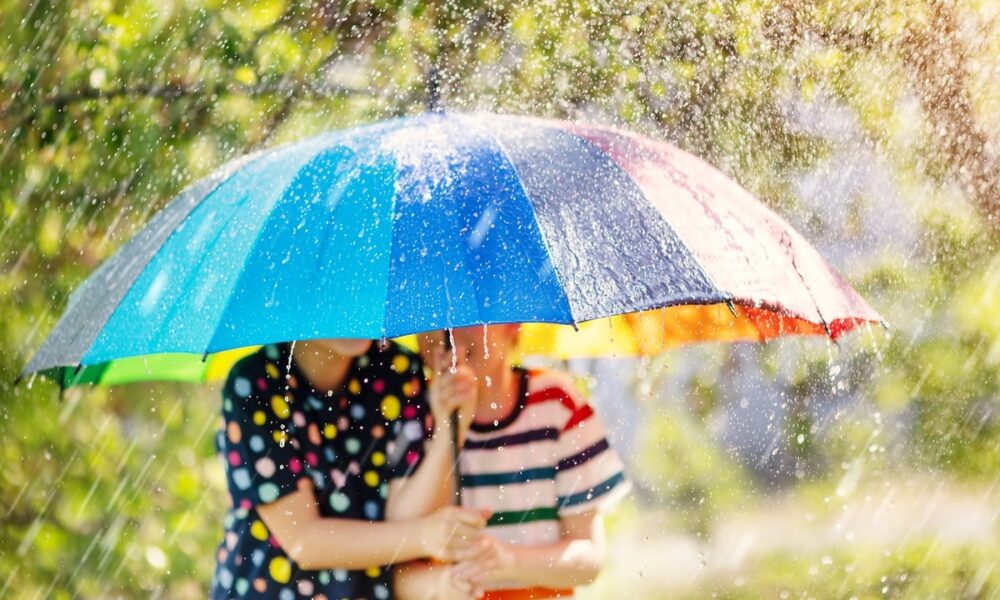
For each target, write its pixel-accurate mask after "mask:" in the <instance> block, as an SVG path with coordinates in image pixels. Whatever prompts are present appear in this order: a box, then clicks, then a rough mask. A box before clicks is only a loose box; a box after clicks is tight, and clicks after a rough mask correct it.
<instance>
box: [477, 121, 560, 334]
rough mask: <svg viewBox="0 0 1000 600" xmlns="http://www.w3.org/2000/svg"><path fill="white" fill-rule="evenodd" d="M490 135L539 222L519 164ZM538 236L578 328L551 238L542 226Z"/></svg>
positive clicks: (491, 135) (494, 137) (502, 145)
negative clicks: (553, 252)
mask: <svg viewBox="0 0 1000 600" xmlns="http://www.w3.org/2000/svg"><path fill="white" fill-rule="evenodd" d="M489 136H490V137H491V138H492V139H493V142H494V143H496V145H497V148H498V149H499V150H500V154H501V155H502V156H503V157H504V159H505V160H506V161H507V164H508V165H510V169H511V171H512V172H513V173H514V178H515V179H516V180H517V186H518V187H519V188H521V193H522V194H524V198H525V200H527V202H526V204H527V205H528V210H530V211H531V217H532V218H533V219H534V220H535V223H538V215H536V214H535V207H534V205H533V204H532V203H531V199H530V197H529V195H528V190H527V189H525V187H524V181H523V180H522V179H521V174H520V173H519V172H518V170H517V165H516V164H514V161H513V160H512V159H511V157H510V153H509V152H507V148H506V147H504V144H503V142H502V141H501V140H500V138H499V137H497V136H496V135H495V134H494V133H493V132H492V131H489ZM538 236H539V237H540V238H541V240H542V245H543V246H544V247H545V252H546V259H547V260H548V261H549V264H550V265H552V272H553V273H555V276H556V281H557V282H558V283H559V286H558V287H559V290H560V291H561V292H562V297H563V299H564V300H565V301H566V309H567V311H568V312H569V318H570V320H571V321H572V322H571V323H570V324H571V325H573V329H578V328H579V322H578V321H577V319H576V315H574V314H573V304H572V303H571V302H570V300H569V295H568V294H567V293H566V286H565V284H564V283H563V277H562V275H561V274H560V273H559V269H558V267H557V266H556V263H555V261H553V260H552V247H551V245H550V244H549V240H548V239H547V238H546V237H545V231H544V230H543V228H542V227H539V228H538Z"/></svg>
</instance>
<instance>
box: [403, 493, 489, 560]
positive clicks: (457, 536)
mask: <svg viewBox="0 0 1000 600" xmlns="http://www.w3.org/2000/svg"><path fill="white" fill-rule="evenodd" d="M489 518H490V511H488V510H481V509H472V508H461V507H458V506H444V507H441V508H439V509H438V510H436V511H434V512H433V513H431V514H429V515H427V516H426V517H423V518H421V519H420V534H419V535H420V541H421V543H422V544H423V546H424V551H425V555H426V556H429V557H431V558H434V559H437V560H441V561H445V562H454V561H455V560H457V559H458V557H459V556H460V555H461V554H462V553H464V552H466V551H467V550H468V549H469V548H471V547H472V546H473V544H475V543H476V540H478V539H479V535H480V531H481V530H482V529H483V527H486V521H487V519H489Z"/></svg>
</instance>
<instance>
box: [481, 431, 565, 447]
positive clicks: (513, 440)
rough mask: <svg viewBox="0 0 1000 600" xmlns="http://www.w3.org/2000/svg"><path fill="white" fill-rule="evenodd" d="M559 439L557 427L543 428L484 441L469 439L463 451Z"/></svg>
mask: <svg viewBox="0 0 1000 600" xmlns="http://www.w3.org/2000/svg"><path fill="white" fill-rule="evenodd" d="M557 439H559V430H558V429H556V428H555V427H543V428H541V429H530V430H528V431H523V432H521V433H515V434H513V435H502V436H499V437H495V438H487V439H484V440H474V439H467V440H466V441H465V445H464V446H462V449H463V450H483V449H488V448H499V447H501V446H516V445H518V444H530V443H531V442H539V441H542V440H557Z"/></svg>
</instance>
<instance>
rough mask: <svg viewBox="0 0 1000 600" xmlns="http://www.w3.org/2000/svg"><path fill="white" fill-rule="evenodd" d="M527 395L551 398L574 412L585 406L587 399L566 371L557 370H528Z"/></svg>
mask: <svg viewBox="0 0 1000 600" xmlns="http://www.w3.org/2000/svg"><path fill="white" fill-rule="evenodd" d="M527 371H528V395H529V396H532V397H536V398H538V397H551V399H553V400H559V401H560V402H562V404H564V405H565V406H566V408H569V409H570V410H575V409H577V408H580V407H581V406H585V405H586V404H587V398H586V396H585V395H584V394H583V392H582V391H581V390H580V385H579V383H578V382H577V381H576V380H574V379H573V376H572V375H570V374H569V373H567V372H566V371H560V370H558V369H528V370H527Z"/></svg>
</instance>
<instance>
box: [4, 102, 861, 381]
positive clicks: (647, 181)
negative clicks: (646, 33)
mask: <svg viewBox="0 0 1000 600" xmlns="http://www.w3.org/2000/svg"><path fill="white" fill-rule="evenodd" d="M672 307H673V308H672ZM677 307H686V308H677ZM691 307H697V308H691ZM657 309H659V310H660V311H661V312H660V313H659V315H657V314H656V313H654V314H653V316H651V317H648V318H647V317H643V318H642V321H641V323H645V325H644V326H645V327H648V328H650V329H651V330H655V329H656V327H657V326H656V324H657V323H659V324H661V325H662V326H663V328H662V329H660V330H658V331H659V335H660V337H662V338H663V339H672V338H670V337H669V335H668V334H669V332H670V331H671V327H672V328H673V329H676V330H677V331H680V332H682V333H683V335H682V336H681V337H683V338H685V339H767V338H770V337H773V336H775V335H781V334H786V333H808V334H817V333H819V334H826V335H829V336H831V337H833V338H836V337H838V336H840V335H842V334H843V333H844V332H846V331H848V330H850V329H852V328H854V327H856V326H858V325H860V324H863V323H868V322H879V321H880V320H881V319H880V317H879V315H878V314H877V313H875V311H874V310H872V309H871V308H870V307H869V306H868V305H867V304H866V303H865V302H864V300H863V299H862V298H861V297H860V296H859V295H858V294H857V293H856V292H855V291H854V290H852V289H851V288H850V287H849V286H848V285H847V284H846V283H844V281H843V280H842V279H841V278H840V277H839V276H838V275H837V274H836V273H835V272H834V271H833V269H832V268H830V267H829V266H828V265H827V264H826V263H825V262H824V261H823V260H822V258H821V257H820V256H819V255H818V253H817V252H816V251H815V250H814V249H813V248H812V247H811V246H810V245H809V244H808V243H807V242H806V241H805V240H804V239H803V238H802V237H801V236H800V235H799V234H798V233H797V232H795V231H794V230H793V229H792V228H791V227H790V226H789V225H788V224H787V223H786V222H785V221H784V220H782V219H781V218H780V217H778V216H777V215H776V214H775V213H773V212H772V211H770V210H769V209H767V208H766V207H765V206H763V205H762V204H760V203H759V202H757V201H756V200H755V199H754V198H753V197H752V196H751V195H750V194H749V193H747V192H746V191H745V190H743V189H742V188H741V187H740V186H739V185H738V184H736V183H735V182H733V181H731V180H730V179H728V178H727V177H725V176H724V175H723V174H721V173H720V172H719V171H717V170H716V169H714V168H712V167H711V166H709V165H708V164H706V163H705V162H703V161H701V160H699V159H697V158H695V157H693V156H691V155H690V154H687V153H685V152H683V151H681V150H678V149H677V148H675V147H673V146H671V145H669V144H666V143H662V142H656V141H653V140H650V139H647V138H643V137H641V136H638V135H634V134H630V133H625V132H622V131H617V130H613V129H609V128H604V127H597V126H590V125H580V124H574V123H566V122H558V121H548V120H541V119H534V118H525V117H512V116H499V115H493V114H461V113H427V114H424V115H420V116H415V117H408V118H400V119H394V120H390V121H384V122H380V123H377V124H373V125H367V126H362V127H357V128H353V129H349V130H344V131H338V132H332V133H328V134H325V135H321V136H318V137H314V138H311V139H307V140H304V141H302V142H298V143H294V144H289V145H284V146H280V147H277V148H273V149H269V150H266V151H263V152H260V153H256V154H253V155H249V156H246V157H243V158H240V159H238V160H236V161H233V162H232V163H230V164H228V165H226V166H225V167H223V168H222V169H220V170H218V171H217V172H215V173H214V174H213V175H211V176H209V177H207V178H205V179H203V180H201V181H199V182H198V183H196V184H194V185H193V186H191V187H190V188H189V189H187V190H186V191H185V192H184V193H182V194H181V195H180V196H179V197H178V198H176V199H175V200H174V201H173V202H171V203H170V204H169V205H168V206H167V207H165V208H164V209H163V210H162V211H160V212H159V213H157V215H156V216H155V217H154V218H153V219H152V220H151V221H150V223H149V224H148V225H147V226H146V227H145V228H144V229H143V230H142V231H140V232H139V234H137V235H136V236H135V237H134V238H133V239H132V240H130V241H129V242H128V243H126V244H125V245H124V246H123V247H122V248H121V249H120V250H119V251H118V252H117V253H116V254H115V255H114V256H112V257H111V258H110V259H108V260H107V261H106V262H105V263H104V264H103V265H101V267H100V268H99V269H98V270H97V271H96V272H95V273H94V274H93V275H92V276H91V277H90V278H88V279H87V281H85V282H84V284H83V285H82V286H81V287H80V288H79V289H78V290H77V291H76V292H75V293H74V295H73V296H72V297H71V299H70V304H69V307H68V308H67V310H66V312H65V314H64V315H63V317H62V318H61V319H60V321H59V322H58V324H57V325H56V327H55V329H54V330H53V331H52V333H51V334H50V335H49V337H48V339H47V340H46V341H45V343H44V344H43V345H42V347H41V348H40V349H39V350H38V352H37V353H36V354H35V355H34V357H33V358H32V360H31V362H30V363H29V364H28V366H27V367H26V368H25V371H24V373H32V372H39V371H42V372H47V373H49V374H53V375H55V376H56V377H57V378H59V379H60V380H61V381H62V382H63V383H69V384H71V383H74V382H75V381H78V380H84V379H86V380H91V381H107V379H106V378H107V377H108V374H109V373H113V371H112V369H114V368H115V367H114V366H113V365H109V363H110V362H111V361H114V360H116V359H122V358H125V357H142V356H148V355H156V354H163V353H180V354H187V355H193V357H194V359H197V360H200V359H201V358H202V357H204V356H206V355H208V354H211V353H216V352H220V351H224V350H229V349H234V348H241V347H246V346H251V345H256V344H263V343H269V342H276V341H283V340H295V339H313V338H329V337H345V338H373V339H377V338H386V337H396V336H400V335H405V334H409V333H414V332H420V331H429V330H435V329H442V328H448V327H461V326H467V325H474V324H489V323H510V322H527V323H555V324H571V325H574V326H576V325H578V324H580V323H583V322H586V321H591V320H595V319H601V318H604V317H610V316H613V315H623V314H630V313H635V312H638V311H655V310H657ZM685 311H686V312H685ZM682 315H684V316H685V319H687V321H686V322H685V323H686V324H682V321H680V320H678V319H679V317H681V316H682ZM636 323H640V321H636ZM651 324H652V325H651ZM632 325H634V323H633V324H632ZM632 325H630V327H632V329H633V330H636V328H635V327H633V326H632ZM640 330H641V329H640ZM529 339H530V336H529ZM535 339H536V341H538V340H543V339H544V338H540V337H538V336H536V337H535ZM538 343H539V344H541V342H540V341H538ZM163 360H164V361H165V362H166V367H171V364H173V367H171V368H174V370H175V371H177V368H176V364H177V363H176V360H177V359H176V358H175V359H170V358H166V359H163ZM172 360H173V361H174V362H173V363H171V361H172ZM187 360H188V361H191V360H192V359H191V358H189V359H187ZM131 364H132V367H131V369H132V370H131V371H130V372H131V373H132V374H133V376H141V374H142V370H141V369H140V368H139V366H138V365H139V363H137V362H135V361H134V360H133V361H132V363H131ZM142 365H143V368H145V369H147V372H148V374H149V375H150V377H148V378H156V376H155V372H156V369H155V368H152V367H150V366H149V361H148V360H146V361H143V362H142ZM161 366H163V365H161ZM85 367H89V371H88V369H86V368H85ZM65 369H70V370H71V372H72V373H75V376H71V375H67V371H65ZM205 369H207V367H203V368H202V371H201V372H200V374H197V373H196V374H195V375H188V377H194V378H200V377H204V376H205ZM167 370H170V369H167ZM180 371H183V369H180ZM195 371H197V369H192V371H191V372H195ZM88 372H89V373H90V375H88V376H86V377H84V376H82V375H83V374H84V373H88Z"/></svg>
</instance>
